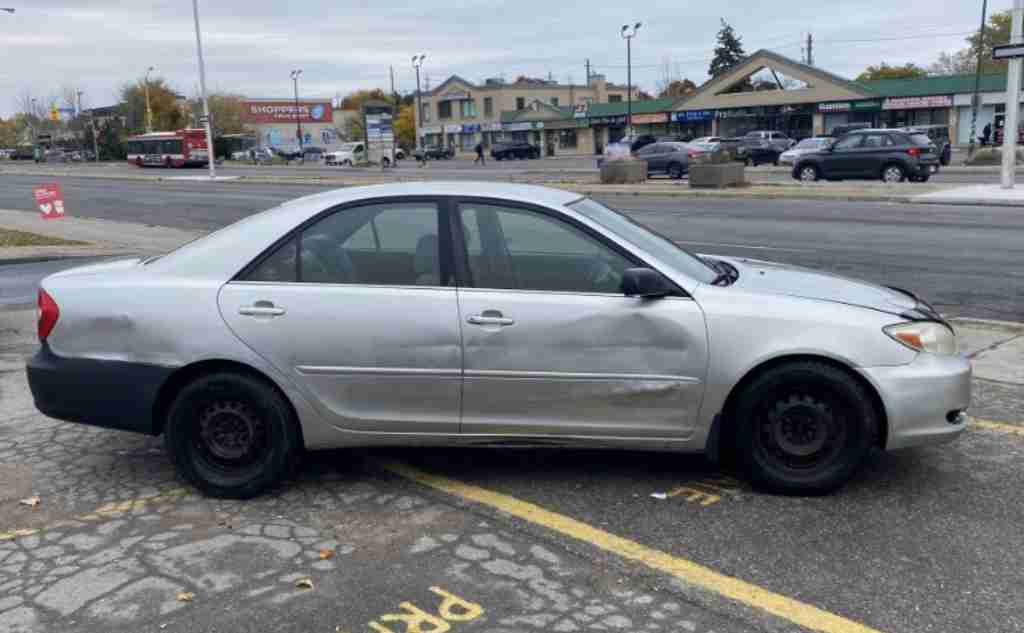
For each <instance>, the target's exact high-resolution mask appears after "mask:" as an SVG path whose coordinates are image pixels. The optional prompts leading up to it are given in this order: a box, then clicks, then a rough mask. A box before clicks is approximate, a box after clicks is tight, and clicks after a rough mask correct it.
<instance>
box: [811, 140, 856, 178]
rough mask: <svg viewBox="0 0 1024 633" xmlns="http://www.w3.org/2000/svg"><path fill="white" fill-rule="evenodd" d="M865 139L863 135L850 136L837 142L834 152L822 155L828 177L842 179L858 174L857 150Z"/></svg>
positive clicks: (833, 147)
mask: <svg viewBox="0 0 1024 633" xmlns="http://www.w3.org/2000/svg"><path fill="white" fill-rule="evenodd" d="M863 137H864V135H863V134H848V135H847V136H844V137H842V138H841V139H839V140H838V141H836V143H835V144H834V145H833V146H832V151H830V152H825V153H824V154H822V158H821V162H822V165H823V166H824V167H825V169H824V171H825V175H826V177H829V178H831V177H837V178H842V177H846V176H852V175H855V174H856V165H857V161H858V160H859V158H858V155H857V150H858V148H860V146H861V143H862V142H863V141H864V138H863Z"/></svg>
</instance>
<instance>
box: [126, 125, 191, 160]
mask: <svg viewBox="0 0 1024 633" xmlns="http://www.w3.org/2000/svg"><path fill="white" fill-rule="evenodd" d="M127 152H128V162H129V163H132V164H133V165H136V166H138V167H149V166H152V167H202V166H204V165H206V164H207V163H208V162H209V160H210V152H209V151H208V148H207V146H206V130H204V129H202V128H185V129H181V130H176V131H174V132H151V133H149V134H138V135H136V136H131V137H129V138H128V141H127Z"/></svg>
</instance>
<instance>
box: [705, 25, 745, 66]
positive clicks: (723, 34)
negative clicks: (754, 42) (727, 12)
mask: <svg viewBox="0 0 1024 633" xmlns="http://www.w3.org/2000/svg"><path fill="white" fill-rule="evenodd" d="M746 56H747V54H746V53H745V52H744V51H743V40H742V38H741V37H739V36H737V35H736V32H735V31H734V30H733V28H732V26H731V25H730V24H729V23H728V22H726V21H725V20H724V19H723V20H722V28H721V30H719V31H718V46H716V47H715V57H714V59H712V60H711V68H710V69H708V74H709V75H711V77H712V78H714V77H718V76H719V75H721V74H723V73H726V72H728V71H729V70H730V69H731V68H733V67H734V66H736V65H737V64H739V63H740V62H741V61H743V59H744V58H745V57H746Z"/></svg>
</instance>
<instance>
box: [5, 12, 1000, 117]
mask: <svg viewBox="0 0 1024 633" xmlns="http://www.w3.org/2000/svg"><path fill="white" fill-rule="evenodd" d="M630 4H633V5H634V7H635V8H628V5H630ZM637 5H639V6H637ZM1011 5H1012V3H1011V1H1010V0H994V1H990V2H989V11H990V12H992V11H1003V10H1006V9H1009V8H1010V6H1011ZM4 6H12V7H14V8H15V9H16V11H17V12H16V13H15V14H14V15H9V14H7V13H4V12H0V51H2V53H0V116H4V117H7V116H10V115H11V114H12V113H13V112H14V111H15V109H16V105H15V102H16V98H17V96H18V95H21V94H25V93H26V92H31V93H32V95H33V96H36V97H39V98H40V99H41V100H45V99H46V98H47V97H48V96H50V95H57V94H59V93H60V92H61V88H62V87H63V86H74V87H76V88H77V89H80V90H83V91H84V92H85V97H84V102H85V106H86V107H90V106H103V105H110V104H112V103H114V102H115V95H116V94H117V88H118V86H120V85H122V84H123V83H124V82H126V81H131V80H133V79H137V78H140V77H142V76H143V74H144V73H145V71H146V68H147V67H148V66H150V65H152V66H155V67H156V71H155V72H154V75H153V76H160V77H164V78H166V79H167V80H168V81H169V82H170V83H171V84H172V85H173V86H175V87H176V88H178V90H179V91H181V92H183V93H185V94H187V95H190V96H191V95H193V94H195V93H197V92H198V84H199V81H198V70H197V68H198V67H197V62H196V45H195V31H194V27H193V22H192V6H191V2H189V0H173V1H171V0H162V1H156V0H0V7H4ZM200 11H201V15H200V18H201V20H202V28H203V39H204V41H203V44H204V52H205V57H206V72H207V84H208V88H209V89H210V90H216V91H229V92H234V93H239V94H244V95H247V96H253V97H257V96H259V97H290V96H291V90H292V86H291V81H290V79H289V78H288V74H289V72H290V71H291V70H292V69H293V68H301V69H303V75H302V79H301V82H300V93H301V96H303V97H313V96H317V97H332V96H334V95H336V94H339V93H340V94H345V93H347V92H349V91H351V90H355V89H358V88H375V87H379V88H384V89H387V88H388V85H389V79H388V65H389V64H393V65H394V66H395V76H396V82H397V87H398V89H399V90H400V91H402V92H407V91H411V90H413V89H415V75H414V73H413V71H412V68H411V67H410V64H409V60H410V57H411V56H412V55H413V54H416V53H426V54H427V61H426V63H425V64H424V66H423V71H424V78H425V77H426V76H427V75H429V79H430V81H431V84H432V85H433V86H436V85H437V84H438V83H439V82H440V81H443V80H444V79H445V78H447V77H448V76H449V75H451V74H453V73H457V74H459V75H461V76H463V77H465V78H466V79H469V80H471V81H479V80H481V79H483V78H484V77H490V76H504V77H505V78H506V79H509V80H511V79H514V78H515V77H516V76H518V75H520V74H528V75H531V76H547V75H548V73H549V72H550V73H551V75H552V76H553V77H554V78H556V79H558V80H560V81H563V82H564V81H567V80H568V79H569V78H570V77H571V78H572V80H574V81H576V82H582V81H583V80H584V77H585V74H586V71H585V70H584V60H585V59H586V58H590V60H591V63H592V64H593V70H594V71H595V72H602V73H605V74H606V75H607V76H608V78H609V80H611V81H615V82H621V83H625V80H626V69H625V63H626V61H625V58H626V52H625V45H624V42H623V41H622V40H621V39H620V37H619V28H620V27H621V25H622V24H624V23H626V22H630V23H632V22H635V21H640V22H643V27H642V28H641V29H640V32H639V35H638V37H637V38H636V39H635V40H634V41H633V43H634V46H633V64H634V72H633V77H634V82H635V83H637V84H638V85H639V86H640V87H641V88H643V89H645V90H647V91H650V92H653V91H654V90H655V88H656V86H657V83H658V81H659V79H660V78H661V77H663V76H664V74H665V70H664V65H665V62H666V61H668V62H669V66H670V69H671V72H672V73H673V74H675V73H679V74H681V75H682V76H684V77H688V78H690V79H692V80H693V81H695V82H697V83H698V84H699V83H701V82H702V81H704V80H705V79H706V78H707V68H708V63H709V61H710V58H711V52H712V50H713V48H714V44H715V33H716V31H717V30H718V27H719V18H725V19H726V20H727V21H729V22H730V23H731V24H732V25H733V26H734V27H735V28H736V31H737V33H738V34H739V35H740V36H741V37H742V38H743V45H744V47H745V48H746V50H747V52H748V53H749V52H753V51H754V50H757V49H759V48H769V49H772V50H775V51H777V52H779V53H782V54H784V55H788V56H790V57H793V58H797V59H799V58H800V57H801V55H802V52H801V47H802V43H803V40H804V39H805V38H806V34H807V32H808V30H810V31H811V32H812V33H813V34H814V42H815V44H814V62H815V65H817V66H819V67H821V68H824V69H826V70H829V71H831V72H834V73H837V74H839V75H842V76H845V77H850V78H852V77H853V76H855V75H856V74H857V73H859V72H860V71H861V70H863V69H864V68H865V67H866V66H868V65H869V64H874V63H878V62H880V61H883V60H885V61H887V62H889V63H894V64H902V63H905V62H915V63H917V64H920V65H928V64H930V63H931V62H932V61H934V60H935V58H936V57H937V56H938V54H939V53H940V52H941V51H952V50H957V49H960V48H963V47H964V46H965V44H964V37H965V34H966V33H968V32H971V31H974V30H976V29H977V28H978V23H979V20H980V14H981V2H980V0H956V1H945V2H944V1H943V0H902V1H900V2H893V1H892V0H843V1H842V2H829V3H825V2H821V1H820V0H773V1H771V2H763V1H760V0H732V1H730V2H708V1H707V0H700V1H693V2H687V1H685V0H672V1H662V0H647V2H643V3H627V2H622V0H617V1H615V2H612V1H606V0H590V1H589V2H586V3H555V2H550V1H540V0H516V1H515V2H497V1H494V0H419V1H418V2H403V3H390V2H388V1H387V0H373V1H372V2H364V1H355V2H352V1H346V0H302V1H301V2H295V1H294V0H276V1H273V2H271V1H268V0H200ZM911 36H915V38H914V39H890V40H886V41H849V40H879V39H880V38H909V37H911Z"/></svg>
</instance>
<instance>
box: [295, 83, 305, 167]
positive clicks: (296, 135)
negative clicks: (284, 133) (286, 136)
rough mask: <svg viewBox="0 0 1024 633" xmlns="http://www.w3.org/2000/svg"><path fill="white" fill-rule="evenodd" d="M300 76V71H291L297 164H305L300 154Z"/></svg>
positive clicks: (301, 153)
mask: <svg viewBox="0 0 1024 633" xmlns="http://www.w3.org/2000/svg"><path fill="white" fill-rule="evenodd" d="M301 74H302V70H301V69H299V70H293V71H292V85H293V87H294V88H295V137H296V138H298V139H299V162H305V161H304V160H303V152H302V122H301V119H300V118H299V75H301Z"/></svg>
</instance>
